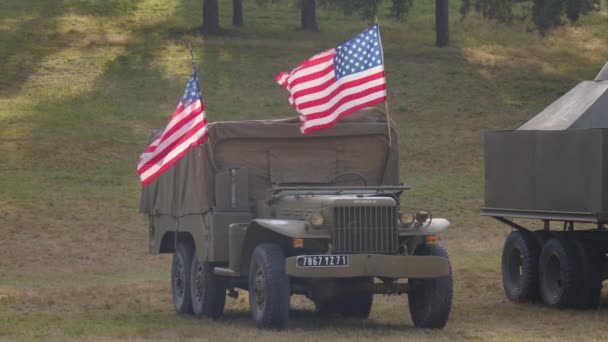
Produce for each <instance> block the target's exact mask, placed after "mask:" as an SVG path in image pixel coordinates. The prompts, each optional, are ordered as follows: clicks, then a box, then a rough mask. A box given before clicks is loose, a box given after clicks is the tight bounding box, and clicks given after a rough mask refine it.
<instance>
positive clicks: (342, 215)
mask: <svg viewBox="0 0 608 342" xmlns="http://www.w3.org/2000/svg"><path fill="white" fill-rule="evenodd" d="M396 221H397V217H396V210H395V207H386V206H385V207H335V208H334V227H333V231H332V243H333V251H334V253H394V252H396V251H397V249H398V248H399V232H398V231H397V224H396Z"/></svg>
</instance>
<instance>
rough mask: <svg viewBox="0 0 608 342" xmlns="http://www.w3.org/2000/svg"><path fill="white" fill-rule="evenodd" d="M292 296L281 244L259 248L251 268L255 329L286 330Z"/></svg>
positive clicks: (263, 245) (252, 311)
mask: <svg viewBox="0 0 608 342" xmlns="http://www.w3.org/2000/svg"><path fill="white" fill-rule="evenodd" d="M290 296H291V289H290V282H289V277H288V276H287V275H286V274H285V254H283V251H282V250H281V248H280V247H279V246H278V245H275V244H272V243H263V244H260V245H258V246H257V247H256V248H255V250H254V251H253V255H252V257H251V265H250V267H249V306H250V307H251V316H252V317H253V319H254V321H255V324H256V326H257V327H258V328H259V329H278V330H281V329H285V327H287V323H288V321H289V299H290Z"/></svg>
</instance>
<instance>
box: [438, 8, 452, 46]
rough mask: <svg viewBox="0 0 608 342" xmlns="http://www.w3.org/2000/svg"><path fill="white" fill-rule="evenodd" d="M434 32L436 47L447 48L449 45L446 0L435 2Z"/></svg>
mask: <svg viewBox="0 0 608 342" xmlns="http://www.w3.org/2000/svg"><path fill="white" fill-rule="evenodd" d="M435 31H436V33H437V37H436V41H435V44H436V45H437V47H444V46H447V45H448V44H449V43H450V25H449V20H448V0H435Z"/></svg>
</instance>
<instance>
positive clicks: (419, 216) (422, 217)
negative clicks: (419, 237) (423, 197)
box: [416, 210, 431, 223]
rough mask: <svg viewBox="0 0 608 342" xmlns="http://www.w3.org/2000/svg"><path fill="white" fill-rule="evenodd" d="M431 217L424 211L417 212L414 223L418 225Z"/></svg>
mask: <svg viewBox="0 0 608 342" xmlns="http://www.w3.org/2000/svg"><path fill="white" fill-rule="evenodd" d="M430 217H431V213H430V212H428V211H426V210H419V211H417V212H416V221H418V222H420V223H424V222H426V221H427V220H428V219H429V218H430Z"/></svg>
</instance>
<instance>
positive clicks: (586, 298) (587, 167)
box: [481, 63, 608, 309]
mask: <svg viewBox="0 0 608 342" xmlns="http://www.w3.org/2000/svg"><path fill="white" fill-rule="evenodd" d="M484 158H485V204H484V207H483V208H482V209H481V215H483V216H489V217H492V218H494V219H496V220H498V221H500V222H502V223H504V224H505V225H507V226H508V227H510V228H511V229H513V231H512V232H511V233H510V234H509V236H508V237H507V239H506V241H505V244H504V247H503V252H502V278H503V287H504V290H505V293H506V295H507V297H508V298H509V300H511V301H513V302H531V301H537V300H542V302H544V303H545V304H546V305H548V306H550V307H555V308H579V309H591V308H597V307H598V306H599V303H600V294H601V289H602V281H603V280H605V279H608V272H607V270H608V262H607V260H608V259H607V253H608V229H607V224H608V63H606V65H605V66H604V68H603V69H602V70H601V71H600V73H599V74H598V75H597V77H596V78H595V79H594V80H593V81H583V82H581V83H579V84H578V85H577V86H575V87H574V88H573V89H572V90H570V91H569V92H567V93H566V94H565V95H563V96H562V97H561V98H559V99H558V100H557V101H555V102H554V103H553V104H551V105H550V106H548V107H547V108H545V109H544V110H543V111H541V112H540V113H538V114H537V115H535V116H534V117H532V118H531V119H530V120H528V121H527V122H525V123H524V124H522V125H521V126H519V127H518V128H517V129H515V130H509V131H488V132H486V133H485V146H484Z"/></svg>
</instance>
